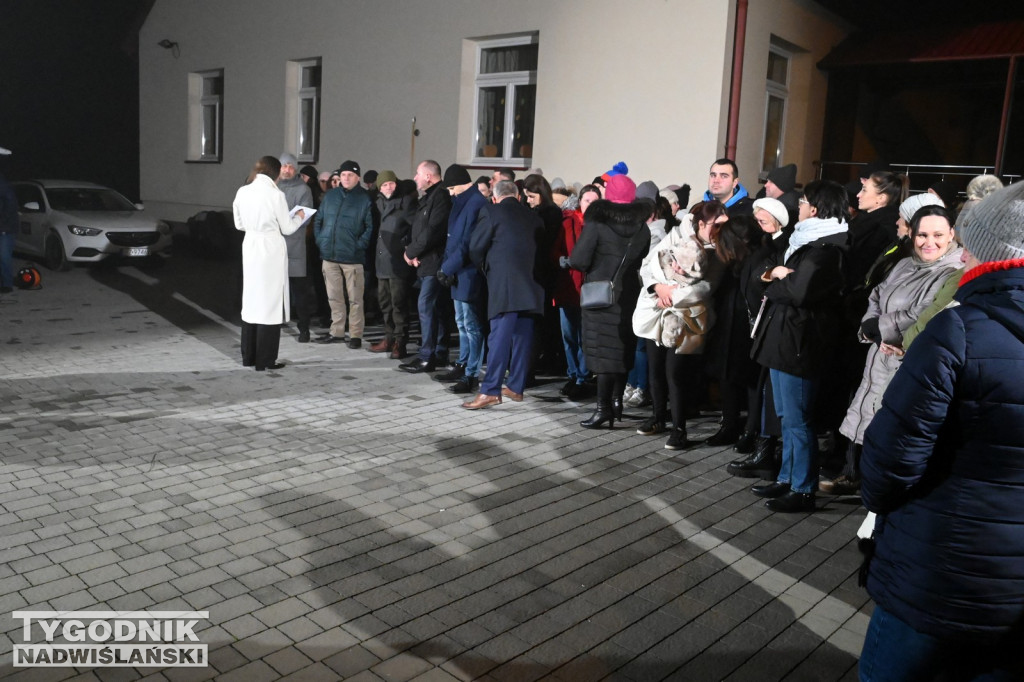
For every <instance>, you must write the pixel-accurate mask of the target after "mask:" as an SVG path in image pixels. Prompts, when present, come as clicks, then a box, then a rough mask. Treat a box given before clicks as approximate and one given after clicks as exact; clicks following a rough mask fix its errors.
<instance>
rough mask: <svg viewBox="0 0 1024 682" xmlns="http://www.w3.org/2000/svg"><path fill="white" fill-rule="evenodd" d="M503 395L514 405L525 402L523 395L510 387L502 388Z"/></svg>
mask: <svg viewBox="0 0 1024 682" xmlns="http://www.w3.org/2000/svg"><path fill="white" fill-rule="evenodd" d="M501 394H502V395H503V396H505V397H506V398H508V399H509V400H511V401H512V402H514V403H521V402H523V394H522V393H516V392H515V391H513V390H512V389H511V388H509V387H508V386H502V387H501Z"/></svg>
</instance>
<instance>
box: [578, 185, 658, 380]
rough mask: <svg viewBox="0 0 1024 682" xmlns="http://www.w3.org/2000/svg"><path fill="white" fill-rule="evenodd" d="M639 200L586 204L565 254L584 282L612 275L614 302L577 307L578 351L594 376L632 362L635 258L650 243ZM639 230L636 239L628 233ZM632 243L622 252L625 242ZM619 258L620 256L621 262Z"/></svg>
mask: <svg viewBox="0 0 1024 682" xmlns="http://www.w3.org/2000/svg"><path fill="white" fill-rule="evenodd" d="M647 215H648V207H647V206H646V205H644V204H613V203H612V202H610V201H608V200H606V199H599V200H597V201H595V202H594V203H592V204H591V205H590V206H589V207H588V208H587V213H586V215H585V216H584V218H583V231H582V232H580V238H579V241H577V242H576V246H575V247H574V248H573V250H572V255H571V256H570V257H569V263H570V265H571V266H572V267H573V268H575V269H577V270H579V271H581V272H583V273H585V274H586V278H585V279H584V284H586V282H594V281H598V280H608V279H611V278H612V276H613V275H614V274H615V271H616V269H617V268H619V264H620V263H622V267H621V269H620V270H619V275H618V277H617V278H616V279H615V290H616V292H617V294H618V295H617V298H616V302H615V305H613V306H611V307H610V308H602V309H600V310H587V309H584V310H583V352H584V354H586V356H587V368H588V369H589V370H590V371H592V372H595V373H597V374H607V373H625V372H627V371H629V369H630V368H631V367H632V366H633V356H634V354H635V352H636V336H635V335H634V334H633V311H634V310H635V309H636V299H637V297H639V295H640V277H639V275H638V273H639V271H640V262H641V261H642V260H643V259H644V256H646V255H647V252H648V250H649V249H650V246H651V239H650V231H649V230H648V229H647V225H646V224H645V221H646V220H647ZM641 230H642V231H643V232H642V234H641V235H640V236H639V237H637V238H636V239H632V238H633V237H634V235H636V234H637V233H639V232H641ZM631 239H632V242H633V244H632V246H631V247H630V248H629V252H628V253H627V249H626V247H627V245H629V243H630V240H631ZM623 256H625V260H623Z"/></svg>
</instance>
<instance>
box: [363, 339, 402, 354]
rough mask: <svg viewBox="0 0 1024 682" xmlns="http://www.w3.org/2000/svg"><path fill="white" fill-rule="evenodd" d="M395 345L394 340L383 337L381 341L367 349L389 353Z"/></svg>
mask: <svg viewBox="0 0 1024 682" xmlns="http://www.w3.org/2000/svg"><path fill="white" fill-rule="evenodd" d="M394 345H395V342H394V341H389V340H388V339H381V340H380V341H378V342H377V343H375V344H373V345H372V346H370V347H369V348H367V349H366V350H368V351H370V352H371V353H387V352H389V351H390V350H391V347H392V346H394Z"/></svg>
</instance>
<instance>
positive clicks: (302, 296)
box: [275, 273, 323, 359]
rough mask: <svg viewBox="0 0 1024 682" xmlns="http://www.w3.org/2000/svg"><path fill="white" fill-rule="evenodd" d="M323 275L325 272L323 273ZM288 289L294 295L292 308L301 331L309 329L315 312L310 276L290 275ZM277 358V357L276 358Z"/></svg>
mask: <svg viewBox="0 0 1024 682" xmlns="http://www.w3.org/2000/svg"><path fill="white" fill-rule="evenodd" d="M321 276H323V273H321ZM288 291H290V292H291V296H292V309H293V310H294V311H295V319H296V320H297V321H298V327H299V331H300V332H308V331H309V318H310V316H312V314H313V299H314V297H313V295H312V294H313V288H312V286H311V285H310V281H309V278H308V277H289V278H288ZM275 359H276V358H275Z"/></svg>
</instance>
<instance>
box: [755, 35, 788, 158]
mask: <svg viewBox="0 0 1024 682" xmlns="http://www.w3.org/2000/svg"><path fill="white" fill-rule="evenodd" d="M790 60H791V55H790V54H789V53H788V52H785V51H784V50H782V49H780V48H778V47H776V46H775V45H772V46H771V47H770V48H769V51H768V78H767V86H766V88H767V95H766V98H767V99H766V101H765V114H764V147H763V152H762V155H761V173H762V174H766V173H768V172H769V171H772V170H774V169H776V168H778V167H779V166H780V165H781V163H782V144H783V140H784V136H785V132H786V100H787V99H788V98H789V66H790Z"/></svg>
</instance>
